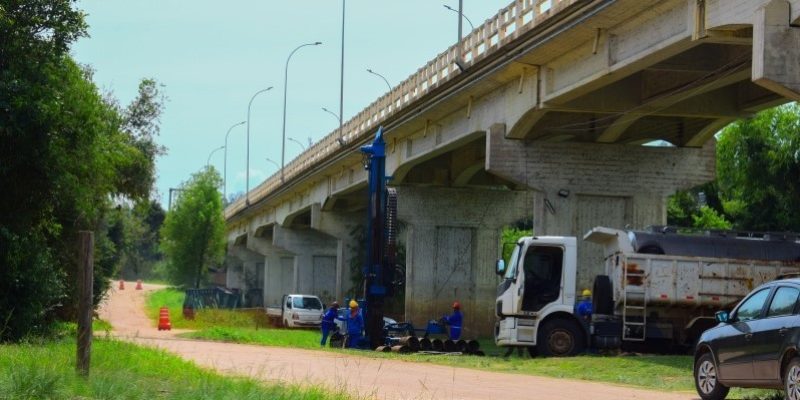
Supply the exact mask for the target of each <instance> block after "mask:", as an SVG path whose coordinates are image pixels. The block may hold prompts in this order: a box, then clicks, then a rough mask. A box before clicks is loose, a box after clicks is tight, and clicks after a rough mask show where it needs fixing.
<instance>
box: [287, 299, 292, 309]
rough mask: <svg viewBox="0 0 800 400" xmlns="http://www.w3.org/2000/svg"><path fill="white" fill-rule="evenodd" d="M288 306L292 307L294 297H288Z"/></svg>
mask: <svg viewBox="0 0 800 400" xmlns="http://www.w3.org/2000/svg"><path fill="white" fill-rule="evenodd" d="M286 308H292V298H291V297H288V298H287V299H286Z"/></svg>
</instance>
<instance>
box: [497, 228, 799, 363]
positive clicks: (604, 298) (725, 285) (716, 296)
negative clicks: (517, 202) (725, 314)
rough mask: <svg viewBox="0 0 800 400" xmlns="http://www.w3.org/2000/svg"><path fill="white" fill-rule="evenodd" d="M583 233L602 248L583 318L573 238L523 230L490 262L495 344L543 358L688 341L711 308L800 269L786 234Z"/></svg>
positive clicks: (711, 321) (707, 321)
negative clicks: (506, 256) (496, 280)
mask: <svg viewBox="0 0 800 400" xmlns="http://www.w3.org/2000/svg"><path fill="white" fill-rule="evenodd" d="M583 239H584V240H585V241H590V242H594V243H598V244H600V245H602V246H603V255H604V257H603V262H604V264H605V265H604V269H603V271H604V273H603V274H601V275H597V276H596V277H595V278H594V283H593V290H592V313H591V315H588V316H587V315H585V314H584V315H578V313H577V312H576V309H575V308H576V307H575V305H576V301H577V299H576V294H577V293H580V292H577V290H576V281H577V279H576V277H577V275H578V274H579V273H581V271H584V272H583V273H586V272H585V271H587V270H589V268H588V266H581V265H578V262H577V259H578V258H577V250H578V249H577V246H578V243H577V239H576V238H575V237H567V236H538V237H536V236H534V237H523V238H521V239H519V241H518V242H517V243H516V245H515V247H514V250H513V252H512V254H511V258H510V261H509V263H508V265H507V266H506V264H505V262H504V261H503V260H498V262H497V269H496V272H497V274H498V275H500V276H501V277H502V282H501V283H500V285H499V286H498V290H497V300H496V312H495V314H496V316H497V318H498V321H497V323H496V325H495V342H496V343H497V345H498V346H516V347H525V348H527V349H528V350H529V351H530V353H531V355H534V354H539V355H543V356H570V355H575V354H579V353H581V352H583V351H584V350H586V349H587V348H590V347H591V348H595V349H618V348H620V347H622V348H626V347H631V348H636V349H642V350H644V351H657V352H663V351H667V350H677V349H681V348H683V349H686V348H691V346H693V345H694V343H695V342H696V340H697V338H699V337H700V334H701V333H702V332H703V331H704V330H706V329H708V328H710V327H712V326H714V325H716V320H715V318H714V313H715V312H716V311H719V310H723V309H729V308H731V307H733V306H734V305H735V304H736V303H737V302H738V301H739V300H741V299H742V298H743V297H744V296H745V295H747V294H748V293H749V292H750V290H751V289H752V288H754V287H756V286H758V285H760V284H762V283H765V282H768V281H771V280H775V279H778V278H780V277H785V276H791V275H797V274H798V273H800V243H798V242H797V238H796V235H793V234H753V233H741V232H730V231H724V232H723V231H720V232H709V233H706V234H704V235H686V234H680V233H677V232H676V231H675V230H674V229H673V228H667V227H652V228H648V229H646V230H642V231H624V230H618V229H612V228H606V227H596V228H594V229H592V230H590V231H589V232H588V233H586V235H584V237H583ZM594 270H595V271H596V269H594Z"/></svg>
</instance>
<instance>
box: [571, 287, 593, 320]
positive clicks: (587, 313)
mask: <svg viewBox="0 0 800 400" xmlns="http://www.w3.org/2000/svg"><path fill="white" fill-rule="evenodd" d="M575 315H577V316H578V318H579V319H580V320H581V322H583V323H584V324H588V323H589V322H590V321H591V319H592V291H591V290H589V289H583V292H581V300H580V301H579V302H578V304H576V305H575Z"/></svg>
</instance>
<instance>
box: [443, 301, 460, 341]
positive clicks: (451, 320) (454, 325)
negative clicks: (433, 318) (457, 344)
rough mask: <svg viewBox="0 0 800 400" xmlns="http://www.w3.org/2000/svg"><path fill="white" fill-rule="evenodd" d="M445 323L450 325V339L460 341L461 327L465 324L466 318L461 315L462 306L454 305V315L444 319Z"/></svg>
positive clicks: (456, 303) (446, 316)
mask: <svg viewBox="0 0 800 400" xmlns="http://www.w3.org/2000/svg"><path fill="white" fill-rule="evenodd" d="M442 320H444V323H445V324H447V325H450V339H451V340H458V339H459V338H460V337H461V325H462V324H463V323H464V316H463V315H462V314H461V304H460V303H459V302H457V301H456V302H454V303H453V313H452V314H451V315H445V316H444V317H442Z"/></svg>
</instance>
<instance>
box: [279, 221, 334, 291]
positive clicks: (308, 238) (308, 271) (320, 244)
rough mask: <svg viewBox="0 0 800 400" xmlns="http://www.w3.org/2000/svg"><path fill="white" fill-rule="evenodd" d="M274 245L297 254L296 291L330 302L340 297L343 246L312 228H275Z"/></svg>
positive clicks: (295, 267) (295, 259)
mask: <svg viewBox="0 0 800 400" xmlns="http://www.w3.org/2000/svg"><path fill="white" fill-rule="evenodd" d="M272 245H273V246H275V247H279V248H281V249H284V250H285V251H287V252H289V253H291V254H293V255H294V259H293V268H294V273H293V276H292V287H293V292H295V293H302V294H313V295H317V296H319V297H320V299H322V301H323V302H325V303H329V302H331V301H333V300H335V298H336V297H335V296H336V281H337V278H336V270H337V269H336V263H337V253H338V251H339V247H340V245H339V243H338V241H337V240H336V239H334V238H332V237H330V236H328V235H325V234H323V233H320V232H318V231H315V230H313V229H310V228H286V227H283V226H280V225H277V224H276V225H274V227H273V237H272Z"/></svg>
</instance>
